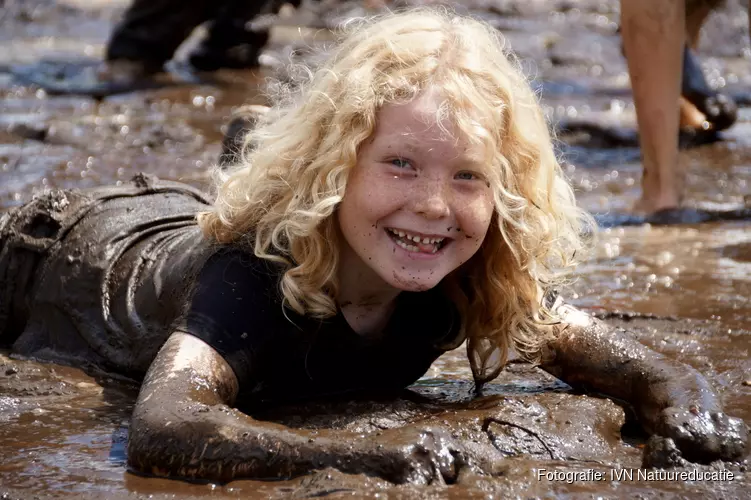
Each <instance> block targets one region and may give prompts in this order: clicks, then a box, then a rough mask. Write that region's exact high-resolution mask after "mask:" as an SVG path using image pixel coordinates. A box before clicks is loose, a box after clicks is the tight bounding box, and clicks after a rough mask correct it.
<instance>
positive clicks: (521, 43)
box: [0, 0, 751, 498]
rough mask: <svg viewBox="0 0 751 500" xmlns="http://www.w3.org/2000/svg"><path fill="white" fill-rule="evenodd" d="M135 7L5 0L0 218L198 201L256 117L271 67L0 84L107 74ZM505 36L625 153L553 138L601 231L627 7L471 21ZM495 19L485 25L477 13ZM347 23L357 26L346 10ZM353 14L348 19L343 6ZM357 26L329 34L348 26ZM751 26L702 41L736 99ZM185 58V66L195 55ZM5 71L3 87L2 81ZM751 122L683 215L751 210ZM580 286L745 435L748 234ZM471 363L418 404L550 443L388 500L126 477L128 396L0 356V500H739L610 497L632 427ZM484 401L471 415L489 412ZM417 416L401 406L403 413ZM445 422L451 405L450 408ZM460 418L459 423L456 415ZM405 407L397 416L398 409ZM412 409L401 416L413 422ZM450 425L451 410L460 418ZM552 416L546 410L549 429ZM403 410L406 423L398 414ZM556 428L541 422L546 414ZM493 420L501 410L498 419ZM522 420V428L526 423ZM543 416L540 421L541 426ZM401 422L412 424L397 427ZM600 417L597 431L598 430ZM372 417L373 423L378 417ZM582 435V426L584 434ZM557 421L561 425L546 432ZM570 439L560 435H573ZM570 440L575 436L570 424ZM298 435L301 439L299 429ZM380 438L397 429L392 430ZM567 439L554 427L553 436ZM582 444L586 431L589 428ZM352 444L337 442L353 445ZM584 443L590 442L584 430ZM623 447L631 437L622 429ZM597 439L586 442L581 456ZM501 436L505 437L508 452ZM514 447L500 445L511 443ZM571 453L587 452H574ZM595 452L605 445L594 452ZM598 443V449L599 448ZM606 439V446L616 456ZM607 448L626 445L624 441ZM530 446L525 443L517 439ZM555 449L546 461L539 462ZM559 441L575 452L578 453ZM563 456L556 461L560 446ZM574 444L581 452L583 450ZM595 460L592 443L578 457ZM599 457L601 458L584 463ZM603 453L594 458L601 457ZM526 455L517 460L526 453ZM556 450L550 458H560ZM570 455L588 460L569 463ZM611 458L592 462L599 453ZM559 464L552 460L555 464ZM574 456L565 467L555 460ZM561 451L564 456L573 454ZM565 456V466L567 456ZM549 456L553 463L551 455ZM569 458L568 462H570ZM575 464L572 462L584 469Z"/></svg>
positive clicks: (718, 226)
mask: <svg viewBox="0 0 751 500" xmlns="http://www.w3.org/2000/svg"><path fill="white" fill-rule="evenodd" d="M125 3H126V2H123V1H120V0H118V1H116V2H115V1H112V2H94V3H91V2H88V3H86V2H79V1H74V0H67V1H59V2H54V1H52V0H41V1H21V0H6V1H5V2H4V3H3V6H2V10H1V11H0V95H1V96H2V100H1V101H0V208H9V207H13V206H17V205H19V204H20V203H22V202H23V201H24V200H27V199H28V198H29V197H30V196H32V195H33V194H34V193H36V192H38V191H40V190H44V189H47V188H52V187H55V188H69V187H87V186H94V185H98V184H103V183H117V182H123V181H125V180H127V179H129V178H130V177H131V176H132V175H133V174H135V173H137V172H139V171H147V172H150V173H154V174H156V175H158V176H160V177H163V178H167V179H176V180H182V181H185V182H189V183H192V184H195V185H198V186H203V185H205V180H206V171H207V168H208V167H209V166H210V165H211V164H212V163H213V162H214V161H215V160H216V158H217V154H218V152H219V140H220V138H221V126H222V124H223V123H224V122H225V121H226V119H227V118H228V117H229V115H230V113H231V111H232V109H233V108H235V107H236V106H238V105H240V104H243V103H250V102H257V103H262V102H264V99H263V95H262V92H261V89H262V88H263V85H264V81H265V79H266V78H267V77H269V76H271V75H272V74H274V71H275V70H274V69H273V68H272V67H266V68H264V69H262V70H260V71H257V72H220V73H219V74H217V75H215V76H213V77H212V78H211V79H210V80H208V79H205V80H203V81H201V80H198V81H196V80H195V79H194V78H193V77H192V76H189V77H186V76H185V75H183V74H177V76H175V77H174V81H175V85H172V86H169V87H167V88H162V89H158V90H153V91H148V92H139V93H133V94H127V95H122V96H117V97H111V98H108V99H104V100H102V101H94V100H92V99H88V98H80V97H52V96H47V95H46V94H45V93H44V92H42V91H39V90H37V89H35V88H30V87H26V86H23V85H19V84H17V83H15V82H14V81H13V80H12V78H11V77H10V74H9V72H8V71H7V68H9V67H10V66H11V65H14V64H21V63H27V62H33V61H37V60H39V59H44V58H58V59H60V58H68V59H73V58H75V59H79V58H96V57H100V56H101V54H102V52H103V47H104V43H105V42H106V38H107V35H108V33H109V30H110V29H111V26H112V23H113V21H115V20H116V19H117V18H118V16H119V15H120V13H121V12H122V8H123V6H124V4H125ZM464 5H465V6H470V7H471V6H478V8H477V9H476V10H475V12H476V13H478V14H480V15H482V16H483V17H485V18H486V19H488V20H489V21H491V22H493V23H494V24H495V25H496V26H498V28H499V29H502V30H503V32H504V33H505V34H506V36H507V39H508V42H509V44H510V45H511V47H512V48H513V49H514V50H516V52H517V53H518V55H519V56H520V57H521V58H522V61H523V64H524V67H525V69H526V70H527V71H528V72H529V73H530V75H531V76H534V77H536V78H537V80H536V85H537V86H538V87H539V88H540V89H541V91H542V95H543V102H544V104H545V106H546V111H547V112H548V115H549V116H550V118H551V120H552V121H553V122H554V123H557V124H561V123H564V124H566V123H569V124H570V123H571V122H580V123H582V122H583V123H594V124H595V125H597V126H598V127H600V128H601V129H607V130H608V131H609V133H610V136H609V137H611V138H612V137H613V136H614V134H615V136H617V137H619V138H621V139H623V140H621V141H620V142H618V144H617V146H618V147H613V145H614V144H613V143H612V142H611V143H608V142H607V141H603V140H601V139H598V138H597V137H581V136H562V138H561V139H562V141H561V144H560V150H561V156H562V158H563V159H564V161H565V165H566V169H567V171H568V173H569V174H570V176H571V179H572V181H573V182H574V185H575V186H576V188H577V193H578V196H579V199H580V201H581V203H582V204H583V205H584V206H585V207H587V208H588V209H590V210H592V211H594V212H596V213H598V214H604V215H606V216H607V215H608V214H610V215H612V214H619V213H620V214H622V213H625V212H626V211H627V210H628V207H629V206H630V205H631V203H632V202H633V201H634V199H635V197H636V196H637V194H638V185H639V176H640V167H639V152H638V149H637V148H636V147H635V143H634V139H635V134H634V130H633V125H634V116H633V104H632V102H631V99H630V96H629V93H628V79H627V76H626V67H625V61H624V60H623V58H622V57H621V55H620V46H619V44H620V41H619V38H618V36H617V32H616V29H617V22H618V2H616V1H613V0H608V1H594V0H591V1H588V0H567V1H565V2H564V1H550V0H545V1H542V0H538V1H532V2H529V1H521V0H519V1H508V2H479V1H478V2H464ZM483 6H484V7H483ZM344 7H347V6H346V5H345V6H344ZM350 7H351V6H350ZM347 12H348V11H347V9H346V8H344V9H340V10H338V11H337V13H336V15H337V16H339V17H341V16H346V14H347ZM334 17H336V16H329V17H328V18H323V19H321V18H318V17H316V16H315V15H313V14H311V13H310V12H307V13H302V14H299V15H297V17H292V18H288V19H286V20H285V22H284V24H286V25H288V26H286V27H280V28H277V29H276V30H275V31H274V39H273V42H272V44H271V46H270V47H269V50H268V53H267V54H266V56H265V58H264V62H266V63H267V64H269V65H275V64H277V63H278V61H282V60H285V58H286V57H287V54H288V53H289V52H290V47H292V46H296V47H299V46H304V45H306V44H312V45H315V44H316V43H318V42H320V41H322V40H325V39H326V38H328V37H327V35H326V34H325V33H324V32H321V31H316V30H315V29H311V30H305V29H303V30H297V29H295V28H294V25H295V24H296V23H297V24H299V23H303V24H305V25H307V26H313V27H321V26H325V25H326V24H331V22H332V19H333V18H334ZM745 30H746V17H745V11H744V10H743V9H742V8H741V7H740V6H739V5H738V4H737V1H733V0H731V1H729V2H728V6H727V8H726V9H725V10H723V11H722V12H721V13H717V14H715V15H714V16H713V17H712V18H711V19H710V21H709V22H708V24H707V29H706V33H705V34H704V38H703V41H702V45H701V51H700V52H701V54H702V56H703V57H704V64H705V67H706V69H707V70H708V72H709V74H710V76H711V77H712V79H713V80H714V82H715V83H716V84H718V85H722V86H724V87H725V88H726V89H727V91H728V92H730V93H731V94H734V95H737V96H739V97H743V96H744V95H746V94H747V93H748V91H749V90H751V50H750V49H749V48H748V45H747V35H746V31H745ZM184 52H185V50H184V49H183V50H182V51H181V54H184ZM3 68H5V69H3ZM749 132H751V109H741V113H740V120H739V123H738V124H737V125H736V126H735V127H733V128H732V129H731V130H729V131H727V132H726V133H725V134H724V141H723V142H720V143H717V144H713V145H708V146H702V147H698V148H693V149H690V150H687V151H684V152H683V154H682V161H683V162H684V163H685V165H686V166H687V168H688V171H689V178H688V184H689V192H690V197H691V199H692V200H695V201H696V203H697V204H698V205H699V206H701V207H704V208H731V207H734V206H737V205H739V204H741V203H742V202H743V197H744V196H745V195H748V194H750V193H751V190H750V189H749V184H750V183H751V140H750V139H749V137H750V136H749ZM575 278H576V279H575V281H574V282H573V284H572V287H571V291H570V292H569V297H570V299H571V301H572V302H574V303H575V304H577V305H580V306H582V307H584V308H585V309H588V310H590V311H592V312H594V313H597V314H599V315H600V316H601V317H603V318H605V319H607V320H608V321H612V322H614V323H617V324H619V325H621V326H624V327H626V328H629V329H631V330H632V331H634V332H635V334H636V335H637V337H638V338H639V339H640V340H641V341H643V342H644V343H646V344H647V345H649V346H651V347H653V348H654V349H657V350H659V351H661V352H663V353H665V354H667V355H670V356H674V357H676V358H678V359H680V360H682V361H684V362H686V363H689V364H691V365H693V366H695V367H696V368H698V369H700V370H701V371H702V372H704V373H705V374H707V376H708V377H709V378H710V380H711V381H712V383H713V384H715V386H716V387H717V388H718V389H719V390H720V391H722V393H723V395H724V397H725V400H726V405H727V410H728V412H729V413H731V414H733V415H735V416H739V417H741V418H744V419H745V420H746V422H749V423H751V380H749V379H750V378H751V361H749V350H751V321H749V317H750V316H751V231H749V223H748V222H733V223H713V224H706V225H701V226H685V227H667V228H658V227H650V226H636V227H620V228H618V227H616V228H610V229H603V230H602V231H600V233H599V241H598V243H597V248H596V251H595V254H594V255H593V256H592V258H591V259H590V260H589V261H588V262H587V263H586V264H585V265H583V266H582V267H581V268H580V269H579V271H578V273H577V275H576V277H575ZM463 356H464V351H463V348H460V349H458V350H456V351H454V352H451V353H448V354H447V355H445V356H444V357H443V358H441V359H440V360H438V361H437V362H436V363H435V365H434V366H433V367H432V368H431V370H430V371H429V372H428V373H427V374H426V375H425V377H424V378H423V379H422V380H421V381H420V382H419V383H418V384H417V385H416V386H415V388H414V390H415V391H416V392H418V393H421V394H423V395H425V396H430V397H432V398H434V402H436V404H438V408H439V409H438V410H435V411H437V412H438V413H439V414H440V415H443V417H444V418H445V419H446V420H449V421H451V422H453V425H457V426H458V425H460V424H459V423H460V422H461V421H462V420H461V419H462V418H463V417H462V411H465V412H469V411H475V410H477V407H478V405H486V406H488V407H496V406H497V407H498V408H502V409H503V411H506V412H507V413H508V414H509V415H512V416H516V417H518V418H524V413H525V412H526V413H527V414H529V413H530V412H532V409H535V408H536V410H535V411H538V413H540V412H541V413H540V414H547V415H548V418H549V424H548V425H550V426H552V427H549V428H548V430H549V429H550V428H554V425H553V424H555V423H556V422H558V420H561V422H562V423H561V422H558V423H560V424H561V426H562V427H555V428H556V429H563V428H565V427H566V426H567V425H573V426H574V427H577V426H579V427H577V429H578V430H575V431H573V432H574V433H573V434H567V433H566V431H565V430H560V432H557V433H556V434H557V435H560V436H562V437H561V438H560V440H559V441H556V440H555V439H556V438H555V436H552V435H547V437H546V435H545V434H544V432H543V431H544V429H543V428H542V427H541V428H540V430H539V432H537V433H536V435H537V436H538V438H539V436H542V438H540V439H539V441H540V442H542V443H543V444H545V448H544V449H543V448H541V446H540V443H539V442H537V441H535V440H534V439H532V438H531V437H530V436H527V437H526V438H529V442H528V443H527V444H525V445H524V446H520V445H519V443H520V442H523V437H519V436H516V438H515V439H517V441H515V443H516V445H515V447H512V448H513V450H516V451H510V452H509V451H508V449H511V448H504V445H503V439H501V438H500V437H498V436H501V434H502V433H500V431H499V433H500V434H498V436H496V437H495V438H494V439H495V441H494V443H495V445H496V448H498V449H499V450H504V449H506V450H507V452H506V453H505V454H504V457H506V458H509V459H508V460H505V461H504V462H503V470H502V471H500V473H499V475H498V476H497V477H493V478H487V477H465V478H462V479H461V480H460V481H459V482H458V483H457V484H455V485H451V486H449V487H439V486H434V487H417V486H401V487H395V486H393V485H390V484H388V483H385V482H383V481H380V480H376V479H372V478H367V477H363V476H345V475H343V474H340V473H337V472H335V471H333V472H332V471H324V472H322V473H318V474H314V475H312V476H309V477H306V478H301V479H296V480H293V481H285V482H253V481H238V482H235V483H232V484H229V485H224V486H217V485H206V484H187V483H183V482H177V481H167V480H160V479H153V478H143V477H139V476H136V475H133V474H131V473H128V472H127V471H126V468H125V455H124V443H125V440H126V438H127V422H128V417H129V414H130V410H131V408H132V403H133V401H134V398H135V394H136V390H137V388H136V386H135V385H134V384H132V383H130V382H128V381H123V380H118V379H113V378H112V377H111V376H109V375H106V374H94V375H92V374H84V373H82V372H81V371H80V370H76V369H74V368H66V367H59V366H52V365H41V364H37V363H34V362H33V361H28V360H18V359H10V358H8V357H7V353H3V355H2V356H1V357H0V495H4V496H2V498H36V497H43V498H49V497H62V498H88V497H91V498H94V497H97V498H98V497H101V496H105V497H106V498H125V497H128V498H130V497H132V496H134V495H135V496H136V497H139V498H209V497H210V498H240V497H242V498H270V497H276V498H287V497H311V496H326V497H336V498H338V497H344V496H350V497H351V496H355V497H371V498H384V497H386V496H388V497H389V498H424V497H425V495H434V496H437V497H441V498H442V497H450V498H486V497H494V496H495V497H500V496H517V495H524V496H531V497H545V498H581V497H584V496H588V497H589V496H591V497H605V498H607V497H633V496H636V497H639V496H640V497H642V498H644V497H647V496H650V497H651V496H653V495H655V494H660V495H662V497H664V498H693V497H696V498H715V497H723V498H742V497H744V496H745V495H747V491H748V488H749V486H750V485H751V484H750V483H751V479H749V478H748V476H747V475H746V474H744V472H743V470H742V469H739V468H737V467H736V468H735V469H733V470H735V472H736V479H735V480H734V481H732V482H727V481H724V482H723V481H717V482H712V481H709V482H687V483H680V484H677V483H672V482H649V481H643V480H636V479H635V480H634V481H629V480H620V481H618V480H611V478H610V476H609V474H610V470H612V469H613V468H614V467H626V468H628V467H638V465H639V463H640V458H639V455H640V449H639V444H640V443H641V442H642V441H643V437H640V436H639V435H638V432H636V433H633V434H629V432H627V431H626V430H623V431H622V432H623V435H624V439H621V438H620V437H619V433H620V432H621V429H620V428H621V425H623V423H624V419H625V416H624V412H623V410H622V409H620V407H618V406H617V405H615V404H614V403H612V402H609V401H607V400H599V399H597V398H592V397H587V396H577V395H571V394H568V393H567V388H566V387H565V386H564V385H563V384H561V383H560V382H557V381H555V380H554V379H552V378H551V377H547V376H545V375H543V374H540V373H539V372H536V371H534V370H530V369H529V368H525V367H523V366H521V365H517V364H512V365H511V366H510V368H509V370H507V373H505V374H504V375H503V376H502V377H501V378H499V379H498V380H497V381H495V383H494V384H491V386H490V387H489V388H488V391H487V394H486V396H484V398H485V399H481V400H473V398H472V393H471V387H470V384H469V380H471V375H470V372H469V369H468V366H467V363H466V361H465V360H464V357H463ZM478 401H479V402H478ZM404 405H406V406H404ZM441 405H444V406H441ZM445 405H449V406H450V411H449V409H448V408H449V407H447V406H445ZM403 406H404V407H403ZM389 408H391V407H389V406H387V407H386V410H385V412H386V413H385V414H384V416H383V417H382V418H383V419H385V420H384V421H385V422H386V423H387V424H388V422H391V424H388V425H397V424H398V423H399V422H403V421H404V420H403V419H408V417H409V414H410V411H412V410H410V408H412V407H411V406H409V404H408V403H403V405H402V403H400V404H399V405H397V406H396V408H397V410H395V411H390V410H389ZM405 408H406V409H405ZM457 408H458V409H459V410H458V411H457ZM551 409H554V410H551ZM401 410H404V411H401ZM548 410H550V411H548ZM499 411H500V410H499ZM517 411H518V413H514V412H517ZM546 411H547V413H545V412H546ZM400 412H401V413H400ZM588 413H591V415H588ZM379 418H381V417H379ZM588 419H590V420H591V422H590V420H588ZM550 422H553V423H550ZM566 422H568V423H566ZM572 422H573V423H572ZM293 424H294V422H293V423H291V425H293ZM383 425H386V424H383ZM556 425H557V424H556ZM588 425H589V426H590V427H587V426H588ZM345 427H346V426H345ZM586 429H589V430H586ZM624 429H625V428H624ZM587 433H589V434H591V436H590V437H589V438H587V437H582V436H586V435H587ZM509 436H510V435H509ZM509 436H507V437H508V438H509V439H511V438H513V436H510V437H509ZM577 436H578V437H577ZM596 436H600V437H602V439H601V440H600V441H602V442H600V441H598V440H597V439H595V438H596ZM603 436H604V437H603ZM608 436H610V437H609V438H608ZM612 436H615V438H613V437H612ZM526 438H524V439H526ZM545 440H547V441H548V442H547V443H545ZM567 440H568V441H567ZM555 443H558V444H555ZM577 443H578V444H577ZM581 443H584V444H581ZM593 443H594V444H593ZM597 443H600V444H597ZM525 446H526V448H525ZM556 446H558V448H556ZM577 446H578V448H577ZM598 446H600V448H598ZM546 450H547V451H550V452H551V453H550V455H551V456H547V455H546V453H547V451H546ZM560 450H562V451H561V453H563V452H566V453H568V456H569V459H568V460H565V461H561V460H552V458H553V457H552V455H555V454H557V453H558V452H559V451H560ZM567 450H568V451H567ZM571 450H573V451H571ZM553 452H555V453H553ZM572 457H573V458H572ZM575 457H578V459H575ZM535 468H546V469H548V470H551V471H552V470H560V471H585V470H587V469H594V470H598V471H603V472H605V473H606V475H607V477H608V478H607V480H604V481H591V482H575V483H572V484H566V483H565V482H549V481H545V480H543V481H538V480H537V479H536V477H535V476H534V474H533V471H534V470H535Z"/></svg>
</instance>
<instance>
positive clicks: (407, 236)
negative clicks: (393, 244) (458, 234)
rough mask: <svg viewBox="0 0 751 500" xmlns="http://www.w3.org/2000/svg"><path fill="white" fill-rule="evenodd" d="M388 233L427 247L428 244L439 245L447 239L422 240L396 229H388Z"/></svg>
mask: <svg viewBox="0 0 751 500" xmlns="http://www.w3.org/2000/svg"><path fill="white" fill-rule="evenodd" d="M388 231H389V232H391V233H392V234H394V235H397V236H399V237H400V238H405V239H407V240H409V241H414V242H415V243H421V244H423V245H427V244H431V245H437V244H439V243H441V242H442V241H443V240H444V239H445V238H421V237H420V236H413V235H411V234H407V233H405V232H404V231H399V230H396V229H388ZM407 246H411V245H407Z"/></svg>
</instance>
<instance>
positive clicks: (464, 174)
mask: <svg viewBox="0 0 751 500" xmlns="http://www.w3.org/2000/svg"><path fill="white" fill-rule="evenodd" d="M456 178H457V179H461V180H463V181H471V180H474V179H479V177H478V176H477V175H475V174H473V173H472V172H459V173H458V174H456Z"/></svg>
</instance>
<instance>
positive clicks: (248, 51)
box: [188, 31, 269, 71]
mask: <svg viewBox="0 0 751 500" xmlns="http://www.w3.org/2000/svg"><path fill="white" fill-rule="evenodd" d="M268 40H269V34H268V33H267V32H261V33H255V32H250V31H249V32H243V33H242V34H241V36H240V37H238V40H236V41H237V42H238V43H235V44H233V45H229V46H228V45H226V44H224V43H223V44H221V45H219V44H216V43H212V42H211V40H205V41H203V42H202V43H201V44H200V45H199V46H198V47H197V48H196V49H195V50H194V51H193V52H192V53H191V54H190V56H188V61H189V62H190V65H191V66H193V67H194V68H195V69H197V70H198V71H217V70H219V69H222V68H226V69H248V68H256V67H258V56H259V55H260V53H261V50H263V47H264V46H265V45H266V43H267V42H268Z"/></svg>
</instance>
